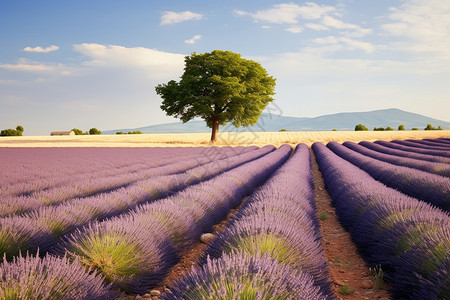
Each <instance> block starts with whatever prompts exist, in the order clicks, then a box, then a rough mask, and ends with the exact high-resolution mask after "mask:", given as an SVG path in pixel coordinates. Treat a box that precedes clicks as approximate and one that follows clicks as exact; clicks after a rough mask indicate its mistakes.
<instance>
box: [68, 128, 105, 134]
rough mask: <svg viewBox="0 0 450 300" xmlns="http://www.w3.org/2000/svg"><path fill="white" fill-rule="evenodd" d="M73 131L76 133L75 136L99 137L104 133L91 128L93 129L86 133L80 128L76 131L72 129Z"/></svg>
mask: <svg viewBox="0 0 450 300" xmlns="http://www.w3.org/2000/svg"><path fill="white" fill-rule="evenodd" d="M72 131H73V132H74V133H75V135H99V134H102V132H101V131H100V130H98V129H97V128H91V129H89V131H85V132H83V131H82V130H80V129H78V128H74V129H72Z"/></svg>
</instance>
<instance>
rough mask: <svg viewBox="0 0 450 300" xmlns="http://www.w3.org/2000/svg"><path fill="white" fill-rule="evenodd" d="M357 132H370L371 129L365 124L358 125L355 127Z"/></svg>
mask: <svg viewBox="0 0 450 300" xmlns="http://www.w3.org/2000/svg"><path fill="white" fill-rule="evenodd" d="M355 131H369V129H367V127H366V126H364V125H363V124H358V125H356V126H355Z"/></svg>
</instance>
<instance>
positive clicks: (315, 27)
mask: <svg viewBox="0 0 450 300" xmlns="http://www.w3.org/2000/svg"><path fill="white" fill-rule="evenodd" d="M305 27H306V28H309V29H312V30H316V31H320V30H329V28H328V27H327V26H325V25H323V24H316V23H307V24H305Z"/></svg>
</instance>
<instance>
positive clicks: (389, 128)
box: [385, 126, 394, 131]
mask: <svg viewBox="0 0 450 300" xmlns="http://www.w3.org/2000/svg"><path fill="white" fill-rule="evenodd" d="M385 130H386V131H394V128H392V127H391V126H388V127H386V129H385Z"/></svg>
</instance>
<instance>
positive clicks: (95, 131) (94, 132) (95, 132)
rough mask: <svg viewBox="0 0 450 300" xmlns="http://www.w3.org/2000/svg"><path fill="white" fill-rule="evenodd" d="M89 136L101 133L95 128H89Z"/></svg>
mask: <svg viewBox="0 0 450 300" xmlns="http://www.w3.org/2000/svg"><path fill="white" fill-rule="evenodd" d="M89 134H90V135H97V134H102V132H101V131H100V130H98V129H97V128H91V129H89Z"/></svg>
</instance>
